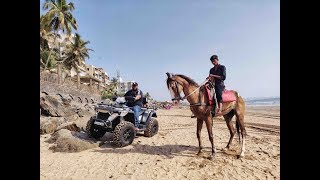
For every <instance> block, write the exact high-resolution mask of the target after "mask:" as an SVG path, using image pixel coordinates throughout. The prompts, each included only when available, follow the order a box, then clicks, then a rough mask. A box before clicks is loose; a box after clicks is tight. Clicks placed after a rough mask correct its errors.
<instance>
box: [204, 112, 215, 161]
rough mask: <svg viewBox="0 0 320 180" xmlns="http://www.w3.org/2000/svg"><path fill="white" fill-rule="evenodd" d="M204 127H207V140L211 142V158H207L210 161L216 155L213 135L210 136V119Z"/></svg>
mask: <svg viewBox="0 0 320 180" xmlns="http://www.w3.org/2000/svg"><path fill="white" fill-rule="evenodd" d="M205 122H206V126H207V130H208V136H209V140H210V142H211V151H212V153H211V156H209V159H212V158H213V156H215V154H216V148H215V147H214V144H213V134H212V123H213V120H212V118H211V117H208V118H207V119H206V120H205Z"/></svg>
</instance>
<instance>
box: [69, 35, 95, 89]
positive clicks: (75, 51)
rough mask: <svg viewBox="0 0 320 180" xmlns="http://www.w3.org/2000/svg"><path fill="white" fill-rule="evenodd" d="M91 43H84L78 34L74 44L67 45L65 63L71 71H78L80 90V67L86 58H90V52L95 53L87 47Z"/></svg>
mask: <svg viewBox="0 0 320 180" xmlns="http://www.w3.org/2000/svg"><path fill="white" fill-rule="evenodd" d="M89 43H90V41H83V40H82V39H81V37H80V35H79V34H78V33H76V36H75V37H74V42H70V44H69V45H66V54H65V58H64V60H63V63H64V65H65V66H66V67H67V68H68V69H69V70H71V69H72V68H74V69H75V70H76V72H77V78H78V88H79V87H80V75H79V73H80V66H82V64H84V61H85V58H89V51H93V50H92V49H88V48H87V47H86V45H88V44H89Z"/></svg>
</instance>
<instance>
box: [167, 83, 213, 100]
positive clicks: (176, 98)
mask: <svg viewBox="0 0 320 180" xmlns="http://www.w3.org/2000/svg"><path fill="white" fill-rule="evenodd" d="M172 81H174V83H175V86H176V89H177V92H176V93H177V94H178V95H179V96H178V97H174V98H172V99H171V100H172V101H174V100H177V101H179V100H181V101H183V100H185V99H187V97H189V96H190V95H192V94H193V93H195V92H196V91H197V90H199V89H200V88H201V86H202V85H204V84H205V83H206V82H208V79H206V80H205V81H204V82H203V83H201V84H200V85H199V87H197V88H196V89H195V90H193V91H192V92H191V93H190V94H188V95H185V96H184V97H181V96H180V92H179V88H178V84H179V85H180V86H182V84H180V83H178V82H177V81H176V80H172Z"/></svg>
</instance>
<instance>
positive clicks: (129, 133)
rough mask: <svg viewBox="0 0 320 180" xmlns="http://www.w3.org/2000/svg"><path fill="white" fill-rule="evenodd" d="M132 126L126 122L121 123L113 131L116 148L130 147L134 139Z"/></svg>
mask: <svg viewBox="0 0 320 180" xmlns="http://www.w3.org/2000/svg"><path fill="white" fill-rule="evenodd" d="M134 136H135V130H134V125H133V124H132V123H130V122H127V121H121V122H120V123H119V124H118V125H117V126H116V127H115V129H114V134H113V142H114V144H115V145H116V146H118V147H123V146H127V145H130V144H131V143H132V141H133V139H134Z"/></svg>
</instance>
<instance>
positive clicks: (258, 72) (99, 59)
mask: <svg viewBox="0 0 320 180" xmlns="http://www.w3.org/2000/svg"><path fill="white" fill-rule="evenodd" d="M43 2H44V1H43V0H42V1H40V3H41V5H42V3H43ZM72 2H74V5H75V10H74V13H73V14H74V16H75V18H76V20H77V23H78V25H79V29H78V33H79V34H80V35H81V36H82V38H83V39H84V40H89V41H90V42H91V43H90V45H89V48H92V49H93V50H94V52H91V58H90V59H89V60H87V61H86V62H87V63H88V64H92V65H95V66H97V67H102V68H104V70H105V71H106V72H107V73H108V74H109V76H111V77H115V76H116V70H120V73H121V76H122V78H123V79H124V80H135V81H137V82H138V83H139V87H140V89H141V90H142V91H143V92H149V93H150V95H151V96H153V97H154V98H155V99H157V100H170V99H171V98H170V93H169V91H168V90H167V88H166V84H165V79H166V75H165V73H166V72H171V73H176V74H178V73H179V74H184V75H186V76H189V77H191V78H193V79H194V80H195V81H196V82H198V83H201V82H203V80H204V79H205V78H206V77H207V76H208V73H209V70H210V68H211V67H212V66H213V65H212V64H211V62H210V60H209V58H210V56H211V55H212V54H217V55H218V56H219V59H220V63H221V64H223V65H225V66H226V69H227V79H226V80H225V85H226V88H227V89H234V90H237V91H238V92H239V93H240V95H242V96H243V97H245V98H246V97H268V96H280V2H279V0H277V1H275V0H259V1H256V0H242V1H235V0H234V1H231V0H229V1H228V0H220V1H216V0H201V1H194V0H161V1H159V0H132V1H125V0H117V1H114V0H90V1H88V0H75V1H72ZM40 7H42V6H40ZM41 12H42V10H41Z"/></svg>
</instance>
